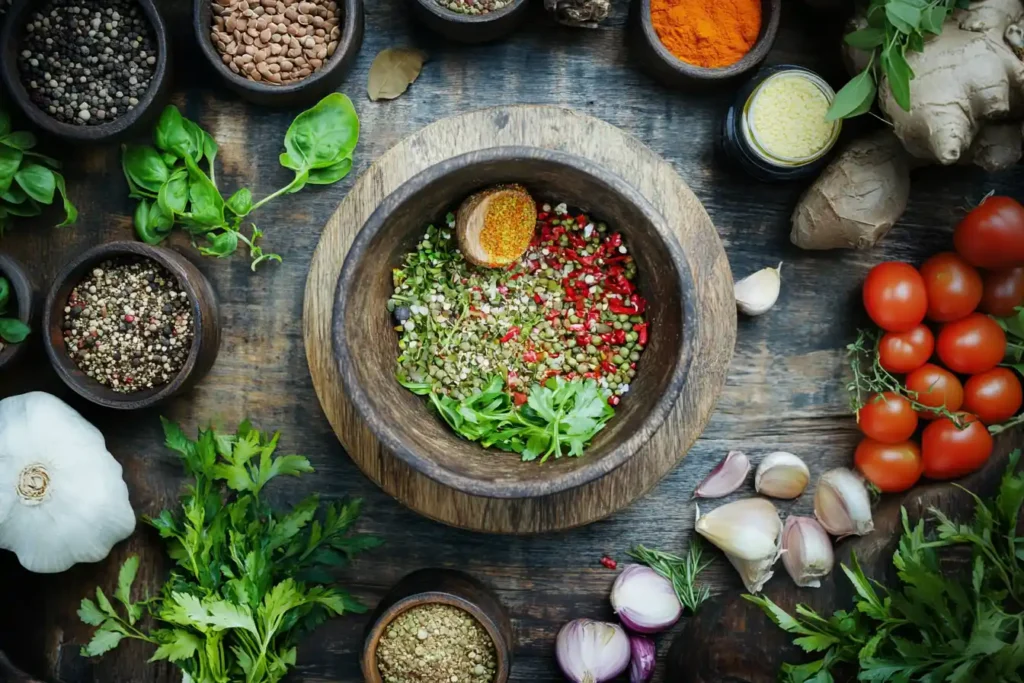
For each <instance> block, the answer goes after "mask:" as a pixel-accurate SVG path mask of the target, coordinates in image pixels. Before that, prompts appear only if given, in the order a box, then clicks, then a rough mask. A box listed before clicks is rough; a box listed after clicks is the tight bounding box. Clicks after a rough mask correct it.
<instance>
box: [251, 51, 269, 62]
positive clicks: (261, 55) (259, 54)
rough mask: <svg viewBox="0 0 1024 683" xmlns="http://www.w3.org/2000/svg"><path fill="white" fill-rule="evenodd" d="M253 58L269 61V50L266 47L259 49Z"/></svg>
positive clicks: (258, 60) (259, 60)
mask: <svg viewBox="0 0 1024 683" xmlns="http://www.w3.org/2000/svg"><path fill="white" fill-rule="evenodd" d="M252 58H253V59H255V60H256V61H257V62H265V61H267V51H266V50H265V49H264V50H257V51H256V54H254V55H253V56H252Z"/></svg>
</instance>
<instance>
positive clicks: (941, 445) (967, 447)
mask: <svg viewBox="0 0 1024 683" xmlns="http://www.w3.org/2000/svg"><path fill="white" fill-rule="evenodd" d="M957 415H958V416H959V417H960V419H962V420H963V421H964V422H965V423H966V426H965V427H964V428H963V429H960V428H959V427H957V426H956V425H955V424H954V423H953V421H952V420H950V419H949V418H948V417H942V418H939V419H938V420H936V421H935V422H932V423H931V424H930V425H928V426H927V427H925V429H924V433H923V434H921V457H922V460H923V461H924V476H926V477H928V478H929V479H955V478H956V477H962V476H964V475H965V474H970V473H971V472H974V471H975V470H977V469H978V468H979V467H981V466H982V465H984V464H985V461H986V460H988V456H989V455H991V454H992V436H991V435H990V434H989V433H988V430H987V429H986V428H985V425H983V424H982V423H981V422H980V421H979V420H978V418H977V417H975V416H974V415H971V414H970V413H957Z"/></svg>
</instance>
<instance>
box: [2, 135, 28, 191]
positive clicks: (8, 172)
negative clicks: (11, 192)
mask: <svg viewBox="0 0 1024 683" xmlns="http://www.w3.org/2000/svg"><path fill="white" fill-rule="evenodd" d="M23 157H24V153H23V152H22V151H21V150H20V149H15V148H14V147H7V146H6V145H0V190H6V189H7V188H8V187H10V185H11V181H12V180H14V174H15V173H17V172H18V168H19V167H20V166H21V160H22V158H23Z"/></svg>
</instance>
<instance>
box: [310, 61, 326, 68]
mask: <svg viewBox="0 0 1024 683" xmlns="http://www.w3.org/2000/svg"><path fill="white" fill-rule="evenodd" d="M309 65H310V66H311V67H313V68H314V69H319V68H320V67H322V66H323V65H324V62H323V60H322V59H311V60H309Z"/></svg>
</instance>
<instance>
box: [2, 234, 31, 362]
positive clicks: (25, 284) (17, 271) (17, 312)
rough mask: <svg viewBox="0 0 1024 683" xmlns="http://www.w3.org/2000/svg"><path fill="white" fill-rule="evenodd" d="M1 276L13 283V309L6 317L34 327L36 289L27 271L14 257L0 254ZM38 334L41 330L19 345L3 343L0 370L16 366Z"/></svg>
mask: <svg viewBox="0 0 1024 683" xmlns="http://www.w3.org/2000/svg"><path fill="white" fill-rule="evenodd" d="M0 276H2V277H5V278H7V281H8V282H10V283H11V300H12V301H13V303H14V307H13V308H12V307H8V311H7V313H6V314H5V315H4V317H5V318H10V317H15V318H17V319H18V320H20V321H21V322H23V323H25V324H26V325H28V326H29V327H32V323H33V320H34V318H35V314H36V296H35V288H34V287H33V286H32V281H31V280H29V278H28V274H27V273H26V272H25V269H24V268H23V267H22V266H21V264H20V263H18V262H17V261H15V260H14V259H13V258H12V257H10V256H7V255H6V254H0ZM37 334H39V330H32V332H30V333H29V336H28V337H27V338H26V339H25V341H23V342H20V343H18V344H8V343H6V342H2V343H3V345H4V349H3V351H0V370H3V369H5V368H7V367H8V366H12V365H14V363H15V361H17V360H18V358H20V357H21V356H22V355H23V354H24V353H25V350H26V349H27V348H28V345H29V342H30V341H31V340H32V337H33V335H37Z"/></svg>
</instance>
